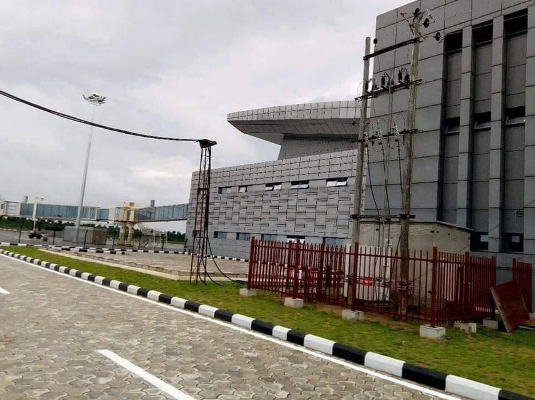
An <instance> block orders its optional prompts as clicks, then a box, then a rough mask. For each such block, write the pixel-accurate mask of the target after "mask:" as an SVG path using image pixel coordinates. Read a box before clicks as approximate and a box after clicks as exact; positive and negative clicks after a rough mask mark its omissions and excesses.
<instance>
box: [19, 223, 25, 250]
mask: <svg viewBox="0 0 535 400" xmlns="http://www.w3.org/2000/svg"><path fill="white" fill-rule="evenodd" d="M23 224H24V219H21V221H20V227H19V244H20V237H21V236H22V225H23Z"/></svg>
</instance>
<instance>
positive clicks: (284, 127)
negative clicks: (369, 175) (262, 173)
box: [227, 100, 360, 145]
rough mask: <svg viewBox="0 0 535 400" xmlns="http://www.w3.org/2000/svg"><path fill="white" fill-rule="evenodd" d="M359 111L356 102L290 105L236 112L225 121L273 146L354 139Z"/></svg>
mask: <svg viewBox="0 0 535 400" xmlns="http://www.w3.org/2000/svg"><path fill="white" fill-rule="evenodd" d="M359 119H360V108H359V107H358V105H357V102H356V101H353V100H350V101H329V102H323V103H306V104H292V105H287V106H276V107H266V108H257V109H254V110H246V111H238V112H233V113H230V114H228V115H227V120H228V122H230V123H231V124H232V125H233V126H234V127H235V128H237V129H238V130H240V131H241V132H243V133H245V134H247V135H250V136H254V137H257V138H259V139H263V140H266V141H268V142H271V143H275V144H278V145H280V144H282V142H283V141H284V139H285V138H287V139H300V138H302V139H305V138H308V139H318V140H348V139H352V138H356V135H357V133H358V125H359Z"/></svg>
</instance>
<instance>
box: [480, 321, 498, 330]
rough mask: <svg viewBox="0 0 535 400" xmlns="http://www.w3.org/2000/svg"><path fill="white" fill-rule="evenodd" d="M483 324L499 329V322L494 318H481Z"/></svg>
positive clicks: (486, 326)
mask: <svg viewBox="0 0 535 400" xmlns="http://www.w3.org/2000/svg"><path fill="white" fill-rule="evenodd" d="M483 326H484V327H485V328H489V329H495V330H498V329H499V322H498V321H496V320H494V319H484V320H483Z"/></svg>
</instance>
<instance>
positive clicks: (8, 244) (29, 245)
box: [0, 242, 49, 247]
mask: <svg viewBox="0 0 535 400" xmlns="http://www.w3.org/2000/svg"><path fill="white" fill-rule="evenodd" d="M0 246H17V247H49V245H47V244H26V243H9V242H0Z"/></svg>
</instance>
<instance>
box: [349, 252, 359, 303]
mask: <svg viewBox="0 0 535 400" xmlns="http://www.w3.org/2000/svg"><path fill="white" fill-rule="evenodd" d="M358 268H359V244H358V242H355V248H354V249H353V282H352V283H351V287H352V289H351V309H352V310H353V311H355V310H356V309H357V278H358Z"/></svg>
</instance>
